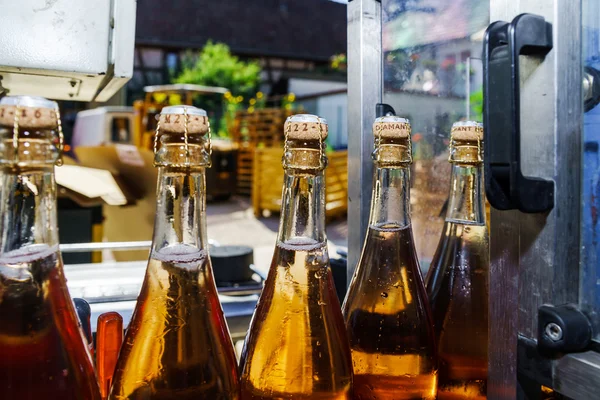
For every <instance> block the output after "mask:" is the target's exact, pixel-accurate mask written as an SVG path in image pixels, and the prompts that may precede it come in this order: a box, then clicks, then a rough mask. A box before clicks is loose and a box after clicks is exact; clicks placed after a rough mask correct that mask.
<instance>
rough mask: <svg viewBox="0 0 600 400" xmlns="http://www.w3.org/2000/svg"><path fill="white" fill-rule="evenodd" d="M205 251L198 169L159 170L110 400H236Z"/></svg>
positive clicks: (231, 360)
mask: <svg viewBox="0 0 600 400" xmlns="http://www.w3.org/2000/svg"><path fill="white" fill-rule="evenodd" d="M190 140H191V138H190ZM165 145H166V144H164V143H163V146H165ZM173 147H176V148H179V147H180V146H173ZM174 151H176V149H174ZM159 154H160V153H159ZM206 243H207V241H206V220H205V200H204V170H203V168H197V169H196V170H192V171H190V169H189V168H188V169H181V168H169V167H161V168H160V169H159V188H158V205H157V214H156V221H155V227H154V239H153V244H152V253H151V255H150V260H149V262H148V267H147V269H146V277H145V280H144V284H143V286H142V290H141V293H140V296H139V298H138V302H137V305H136V308H135V311H134V314H133V316H132V319H131V322H130V324H129V327H128V329H127V332H126V335H125V339H124V342H123V346H122V347H121V352H120V355H119V360H118V362H117V367H116V371H115V375H114V377H113V386H112V390H111V393H110V398H111V399H215V400H226V399H238V398H239V384H238V374H237V362H236V358H235V353H234V349H233V344H232V342H231V337H230V336H229V330H228V328H227V324H226V321H225V316H224V314H223V311H222V308H221V304H220V302H219V298H218V294H217V289H216V286H215V282H214V278H213V273H212V267H211V264H210V259H209V257H208V253H207V251H206V246H205V244H206Z"/></svg>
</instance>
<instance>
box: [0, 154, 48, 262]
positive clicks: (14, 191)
mask: <svg viewBox="0 0 600 400" xmlns="http://www.w3.org/2000/svg"><path fill="white" fill-rule="evenodd" d="M0 235H1V236H0V239H1V240H0V243H1V247H0V257H2V255H3V254H4V253H8V252H11V251H15V250H19V249H21V248H23V247H25V246H30V245H42V244H44V245H48V246H51V247H52V246H57V245H58V227H57V216H56V183H55V180H54V166H52V165H48V166H46V167H38V168H31V169H27V168H16V167H8V166H7V167H4V168H3V169H2V171H0Z"/></svg>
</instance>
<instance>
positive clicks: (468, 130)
mask: <svg viewBox="0 0 600 400" xmlns="http://www.w3.org/2000/svg"><path fill="white" fill-rule="evenodd" d="M448 161H450V162H451V163H463V164H480V163H482V162H483V124H481V123H479V122H475V121H460V122H456V123H454V125H452V131H451V133H450V154H449V157H448Z"/></svg>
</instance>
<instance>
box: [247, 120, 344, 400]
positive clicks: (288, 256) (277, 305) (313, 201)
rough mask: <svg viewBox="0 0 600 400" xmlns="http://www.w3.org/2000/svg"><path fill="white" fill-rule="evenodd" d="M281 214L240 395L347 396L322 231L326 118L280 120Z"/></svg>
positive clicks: (255, 399)
mask: <svg viewBox="0 0 600 400" xmlns="http://www.w3.org/2000/svg"><path fill="white" fill-rule="evenodd" d="M284 129H285V133H286V141H285V150H284V156H283V167H284V170H285V178H284V187H283V194H282V205H281V219H280V223H279V234H278V237H277V245H276V247H275V253H274V255H273V261H272V263H271V268H270V270H269V275H268V277H267V280H266V282H265V287H264V288H263V291H262V294H261V296H260V300H259V302H258V305H257V308H256V311H255V313H254V316H253V318H252V322H251V324H250V330H249V333H248V336H247V337H246V342H245V344H244V350H243V352H242V357H241V361H240V371H241V383H240V385H241V390H242V399H245V400H246V399H253V400H258V399H283V398H285V399H328V400H337V399H350V398H351V390H352V360H351V356H350V348H349V345H348V338H347V335H346V329H345V328H344V320H343V318H342V313H341V310H340V304H339V301H338V299H337V295H336V292H335V287H334V284H333V277H332V274H331V269H330V267H329V256H328V252H327V238H326V236H325V187H324V177H323V171H324V169H325V166H326V163H327V159H326V157H325V154H324V151H325V146H324V140H325V138H326V137H327V123H326V122H325V120H323V119H321V118H319V117H317V116H314V115H302V114H301V115H294V116H292V117H289V118H288V119H287V120H286V123H285V128H284Z"/></svg>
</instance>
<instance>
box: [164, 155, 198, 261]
mask: <svg viewBox="0 0 600 400" xmlns="http://www.w3.org/2000/svg"><path fill="white" fill-rule="evenodd" d="M204 187H205V177H204V168H194V169H186V168H171V167H160V168H159V169H158V186H157V192H156V198H157V204H156V217H155V221H154V236H153V238H152V254H153V255H156V254H161V255H163V256H169V255H173V256H175V255H176V256H178V257H180V258H181V257H184V256H185V254H187V253H190V255H191V254H194V253H197V252H198V251H199V250H203V249H206V246H207V238H206V199H205V189H204Z"/></svg>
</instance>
